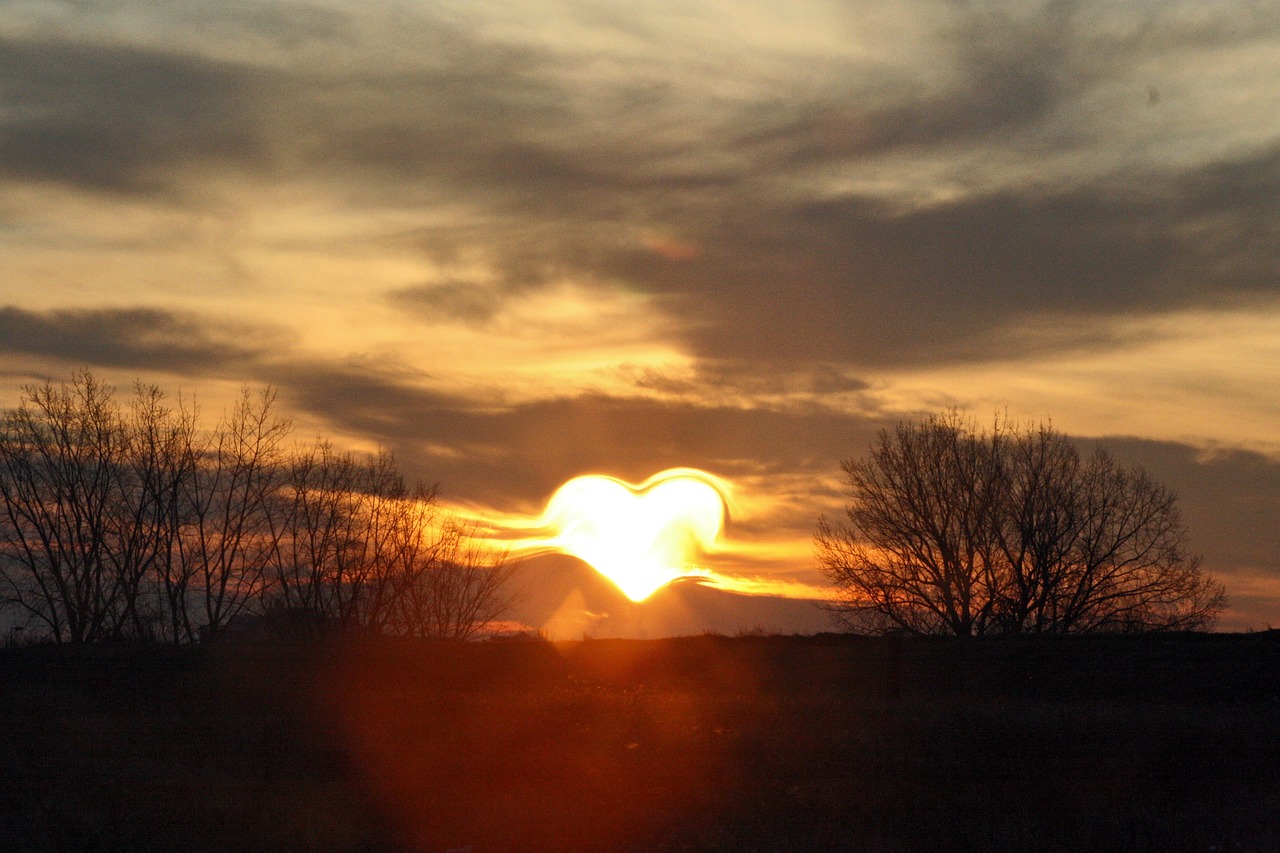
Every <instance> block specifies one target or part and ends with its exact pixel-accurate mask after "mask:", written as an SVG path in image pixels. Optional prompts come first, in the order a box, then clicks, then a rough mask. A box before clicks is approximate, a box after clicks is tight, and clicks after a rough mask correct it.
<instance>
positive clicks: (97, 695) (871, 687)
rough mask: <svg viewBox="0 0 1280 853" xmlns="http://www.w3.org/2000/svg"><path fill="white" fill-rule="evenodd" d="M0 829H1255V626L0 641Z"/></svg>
mask: <svg viewBox="0 0 1280 853" xmlns="http://www.w3.org/2000/svg"><path fill="white" fill-rule="evenodd" d="M0 725H2V726H3V731H4V737H3V740H2V741H0V849H3V850H36V851H39V850H50V851H53V850H59V851H61V850H98V851H109V850H152V849H165V850H290V851H293V850H302V851H305V850H310V851H359V850H364V851H384V850H385V851H397V850H410V851H432V853H435V851H445V850H457V849H470V850H471V851H473V853H486V851H523V850H531V851H539V850H547V851H566V850H568V851H578V850H582V851H592V850H599V851H674V850H720V851H730V850H732V851H753V850H754V851H775V850H795V851H810V850H855V851H868V853H877V851H881V852H882V853H889V851H904V853H905V851H956V853H960V851H974V853H978V852H979V851H981V852H982V853H1000V851H1062V853H1067V851H1070V853H1081V851H1116V850H1124V851H1197V853H1208V851H1221V852H1222V853H1225V851H1233V852H1234V853H1241V852H1242V851H1259V853H1261V851H1274V850H1277V849H1280V632H1267V633H1259V634H1249V635H1185V636H1174V637H1132V638H1121V637H1110V638H1071V639H1064V638H1039V639H1037V638H1021V639H1002V640H994V639H992V640H981V641H967V642H966V641H958V640H947V639H936V640H932V639H894V638H881V639H870V638H860V637H848V636H834V635H824V636H817V637H735V638H726V637H717V636H705V637H690V638H684V639H674V640H652V641H624V640H586V641H582V642H575V643H566V644H550V643H542V642H537V641H508V642H485V643H467V644H428V643H409V642H392V641H380V642H367V643H352V644H345V645H330V646H301V645H293V646H289V645H280V646H260V645H225V646H213V647H183V648H168V647H154V646H153V647H128V646H95V647H80V648H70V647H62V648H58V647H40V648H27V649H9V650H5V651H2V652H0Z"/></svg>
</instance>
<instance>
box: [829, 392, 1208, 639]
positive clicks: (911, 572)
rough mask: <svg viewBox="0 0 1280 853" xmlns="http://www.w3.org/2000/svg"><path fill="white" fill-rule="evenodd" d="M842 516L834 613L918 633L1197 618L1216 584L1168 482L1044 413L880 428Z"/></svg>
mask: <svg viewBox="0 0 1280 853" xmlns="http://www.w3.org/2000/svg"><path fill="white" fill-rule="evenodd" d="M843 469H844V473H845V482H846V485H847V487H848V495H849V498H850V501H851V502H850V504H849V506H848V507H847V512H846V516H847V520H846V521H845V522H844V523H836V522H831V521H828V520H827V519H825V518H823V519H821V520H820V521H819V524H818V530H817V535H816V537H815V543H816V550H817V557H818V561H819V564H820V567H821V569H822V571H823V572H824V573H825V575H826V576H827V578H828V579H829V580H830V582H831V583H832V584H833V586H834V587H835V594H834V597H833V599H832V602H831V606H832V611H833V613H834V614H835V616H836V618H837V619H838V620H839V621H841V622H843V623H845V624H847V625H849V626H851V627H854V628H859V629H864V630H871V631H907V632H911V633H919V634H957V635H963V636H969V635H978V634H990V633H1006V634H1007V633H1078V632H1106V631H1147V630H1188V629H1199V628H1204V627H1206V626H1208V625H1210V624H1211V623H1212V621H1213V619H1214V618H1215V616H1216V614H1217V613H1218V612H1219V611H1220V610H1221V608H1222V607H1223V605H1224V601H1225V597H1224V593H1223V588H1222V586H1221V585H1220V584H1219V583H1217V582H1216V581H1215V580H1213V579H1212V578H1211V577H1209V576H1208V575H1206V574H1205V573H1204V572H1203V571H1202V570H1201V568H1200V560H1199V558H1198V557H1197V556H1195V555H1193V554H1192V553H1190V551H1189V550H1188V547H1187V535H1186V531H1185V529H1184V528H1183V526H1182V522H1181V519H1180V516H1179V513H1178V508H1177V505H1176V498H1175V496H1174V494H1173V493H1172V492H1171V491H1169V490H1168V489H1166V488H1164V487H1163V486H1161V485H1160V484H1158V483H1156V482H1155V481H1154V480H1152V479H1151V477H1150V476H1149V475H1148V474H1147V473H1146V471H1144V470H1142V469H1141V468H1139V467H1127V466H1124V465H1122V464H1120V463H1119V462H1117V461H1116V460H1115V459H1114V458H1113V457H1111V456H1110V455H1109V454H1107V453H1106V452H1105V451H1102V450H1099V451H1097V452H1095V453H1093V454H1092V455H1090V456H1087V457H1086V456H1082V455H1081V454H1080V452H1079V451H1078V450H1077V449H1076V447H1075V446H1074V445H1073V444H1072V443H1071V442H1070V441H1069V440H1068V439H1067V437H1066V436H1064V435H1062V434H1061V433H1059V432H1057V431H1055V430H1054V429H1053V427H1052V426H1050V425H1048V424H1038V425H1018V424H1013V423H1010V422H1007V421H1003V420H999V419H997V421H996V423H995V425H994V427H993V428H992V429H991V430H990V431H988V430H984V429H980V428H979V427H977V426H976V425H975V424H974V423H973V421H972V420H970V419H968V418H966V417H965V416H963V415H962V414H960V413H959V412H956V411H954V410H953V411H949V412H947V413H944V414H942V415H937V416H933V417H930V418H927V419H926V420H924V421H920V422H916V423H902V424H899V425H898V426H897V428H896V429H894V430H893V431H887V430H886V431H883V432H881V434H880V436H879V439H878V440H877V442H876V444H875V445H874V447H873V448H872V450H871V453H870V455H869V456H868V457H866V458H864V459H851V460H847V461H845V462H844V463H843Z"/></svg>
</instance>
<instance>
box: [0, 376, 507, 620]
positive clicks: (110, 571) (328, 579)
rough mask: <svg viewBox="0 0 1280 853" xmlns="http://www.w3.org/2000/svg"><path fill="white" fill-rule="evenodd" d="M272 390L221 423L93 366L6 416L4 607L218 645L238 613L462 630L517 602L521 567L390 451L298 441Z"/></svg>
mask: <svg viewBox="0 0 1280 853" xmlns="http://www.w3.org/2000/svg"><path fill="white" fill-rule="evenodd" d="M290 432H291V425H290V423H289V422H288V421H287V420H286V419H284V418H281V417H279V416H278V415H277V414H276V413H275V393H274V391H272V390H270V389H268V390H265V391H262V392H260V393H258V394H253V393H251V392H250V391H248V390H245V391H244V392H243V393H242V394H241V396H240V397H239V399H238V400H237V401H236V403H235V405H234V406H233V407H232V408H231V409H230V411H228V412H227V413H226V414H225V415H224V417H223V418H221V419H220V420H219V422H218V423H217V424H216V425H215V426H214V427H213V428H212V429H211V430H202V429H201V427H200V424H199V417H198V410H197V408H196V406H195V405H194V403H191V402H189V401H186V400H184V399H182V398H178V399H177V400H175V401H170V400H169V399H168V398H166V396H165V395H164V394H163V393H162V392H161V391H160V389H158V388H156V387H154V386H148V385H143V384H141V383H139V384H137V385H136V386H135V388H134V393H133V396H132V397H131V398H130V399H129V400H128V402H127V404H126V405H121V404H120V403H119V402H118V401H117V400H116V398H115V396H114V394H113V391H112V389H111V388H109V387H108V386H106V385H104V384H102V383H101V382H100V381H99V380H98V379H97V378H96V377H94V376H93V375H92V374H91V373H89V372H87V371H81V372H77V373H76V374H75V375H74V376H73V377H72V378H71V380H70V382H67V383H62V384H57V385H55V384H54V383H52V382H47V383H45V384H43V385H38V386H29V387H26V388H24V396H23V399H22V401H21V403H20V404H19V405H18V407H17V408H15V409H11V410H9V411H6V412H4V413H3V415H2V416H0V605H2V606H3V607H4V608H6V609H8V610H9V611H10V612H11V615H12V618H16V619H17V621H18V622H19V623H20V624H21V625H22V626H23V627H24V629H26V636H27V637H28V638H30V637H33V636H35V635H37V634H43V635H46V636H47V637H48V638H49V639H51V640H53V641H54V642H58V643H62V642H75V643H82V642H93V641H99V640H108V639H167V640H172V641H174V642H188V641H191V640H194V639H196V638H197V637H198V636H200V635H201V633H202V632H203V634H204V636H207V637H216V636H218V635H219V632H220V631H221V630H222V629H223V628H224V627H225V626H226V625H227V624H228V623H229V622H230V621H231V620H232V619H234V618H235V617H236V616H237V615H239V614H241V613H256V614H266V613H267V612H268V611H269V610H270V611H271V612H274V613H279V612H289V613H294V614H297V615H299V616H303V617H306V618H302V619H298V620H295V621H296V622H297V623H298V624H317V625H330V624H336V625H338V626H340V630H341V631H342V632H343V633H344V634H380V633H404V634H412V635H420V636H432V637H450V638H455V639H459V638H465V637H468V636H471V635H473V634H475V633H476V632H478V631H481V630H483V629H484V628H485V627H486V626H487V625H488V624H490V623H491V622H493V621H494V620H496V619H497V618H499V617H500V616H501V615H502V613H503V612H504V611H505V610H506V608H507V607H508V606H509V605H510V603H511V593H510V589H509V583H508V581H509V580H510V577H511V571H512V566H511V565H510V563H509V562H508V560H507V556H506V554H505V552H501V551H494V550H492V549H490V548H487V547H484V546H483V545H482V544H481V543H480V542H479V541H478V540H477V539H476V538H475V537H474V536H473V535H472V531H471V530H470V529H469V528H468V527H466V526H465V525H464V524H462V523H460V522H459V521H457V520H456V519H454V518H452V517H451V516H450V515H449V514H447V513H444V512H443V511H442V510H441V509H440V507H439V505H438V502H437V499H436V493H435V490H434V488H425V487H422V486H413V487H411V486H408V485H407V484H406V483H405V481H404V478H403V476H402V475H401V474H400V472H399V470H398V468H397V465H396V461H395V459H394V457H392V456H391V454H389V453H386V452H379V453H377V454H373V455H371V456H367V457H365V456H359V455H356V454H352V453H346V452H342V451H339V450H338V449H336V448H335V447H334V446H333V445H332V444H330V443H329V442H326V441H317V442H315V443H314V444H313V445H312V446H308V447H298V446H289V445H288V444H287V442H288V439H289V436H290Z"/></svg>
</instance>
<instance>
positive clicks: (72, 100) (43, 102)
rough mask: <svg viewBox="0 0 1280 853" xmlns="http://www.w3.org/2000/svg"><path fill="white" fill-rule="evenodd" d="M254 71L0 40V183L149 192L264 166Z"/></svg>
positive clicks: (60, 43)
mask: <svg viewBox="0 0 1280 853" xmlns="http://www.w3.org/2000/svg"><path fill="white" fill-rule="evenodd" d="M264 76H265V75H264V73H263V72H261V71H255V70H251V69H248V68H245V67H241V66H235V65H232V64H229V63H225V62H219V61H215V60H211V59H206V58H201V57H197V56H191V55H182V54H178V53H166V52H161V51H156V50H151V49H146V48H141V47H134V46H130V45H124V44H95V43H86V42H76V41H66V40H53V39H43V40H36V41H20V40H16V39H12V38H9V39H0V174H4V175H7V176H9V177H11V178H17V179H20V180H38V181H55V182H59V183H64V184H68V185H71V186H75V187H81V188H85V189H91V190H110V191H118V192H130V193H138V192H141V193H153V192H157V191H160V190H162V189H164V188H165V187H167V186H169V185H170V184H171V183H172V181H173V179H174V177H175V175H174V171H175V170H176V169H178V168H181V169H184V170H186V169H191V168H193V167H196V166H198V165H199V164H201V163H206V164H210V163H217V164H220V165H222V166H223V167H224V168H237V169H247V168H250V167H253V166H255V165H260V164H262V163H263V162H264V161H265V160H266V159H267V157H268V154H267V146H266V142H265V138H264V132H263V131H264V127H263V126H262V119H263V116H262V115H260V114H258V113H257V109H256V106H255V96H254V94H253V93H254V90H255V88H257V86H258V84H259V83H260V81H261V79H262V78H263V77H264Z"/></svg>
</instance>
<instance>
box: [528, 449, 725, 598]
mask: <svg viewBox="0 0 1280 853" xmlns="http://www.w3.org/2000/svg"><path fill="white" fill-rule="evenodd" d="M728 494H729V493H728V484H727V483H726V482H725V481H724V480H721V479H720V478H719V477H716V476H714V475H712V474H708V473H707V472H705V471H699V470H697V469H696V468H672V469H670V470H667V471H663V472H661V473H659V474H655V475H653V476H652V477H650V478H649V479H647V480H645V481H644V482H643V483H641V484H640V485H639V486H633V485H631V484H630V483H627V482H624V481H622V480H619V479H616V478H614V477H605V476H601V475H597V474H592V475H588V476H583V477H575V478H574V479H572V480H570V481H569V482H567V483H565V484H564V485H563V486H561V487H560V488H559V489H558V490H557V491H556V493H555V494H554V495H552V496H551V500H550V501H549V502H548V503H547V510H546V512H545V513H544V515H543V523H544V524H545V525H547V526H548V527H551V528H553V529H554V530H556V531H557V533H556V534H555V535H553V536H552V538H551V539H550V540H548V541H547V542H546V544H547V545H548V546H550V547H552V548H555V549H556V550H558V551H562V552H564V553H566V554H571V555H573V556H575V557H577V558H578V559H580V560H583V561H584V562H586V563H589V564H590V565H591V566H592V567H593V568H594V569H595V570H596V571H598V572H599V573H600V574H602V575H604V576H605V577H607V578H608V579H609V580H611V581H613V583H614V584H615V585H616V586H617V587H618V589H620V590H622V593H623V594H624V595H626V596H627V598H629V599H631V600H632V601H642V600H644V599H645V598H648V597H649V596H650V595H651V594H653V592H654V591H656V590H658V589H660V588H661V587H664V586H666V585H667V584H669V583H671V582H672V581H674V580H679V579H681V578H688V577H693V578H697V577H710V576H711V573H710V572H708V571H707V570H706V569H703V568H699V567H698V566H697V565H696V564H695V562H694V561H695V560H696V559H697V557H698V556H699V555H700V554H704V553H706V552H708V551H710V550H712V549H713V548H714V547H715V544H716V541H717V540H718V539H719V537H720V533H721V531H722V530H723V529H724V523H725V518H726V516H727V514H728Z"/></svg>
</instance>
